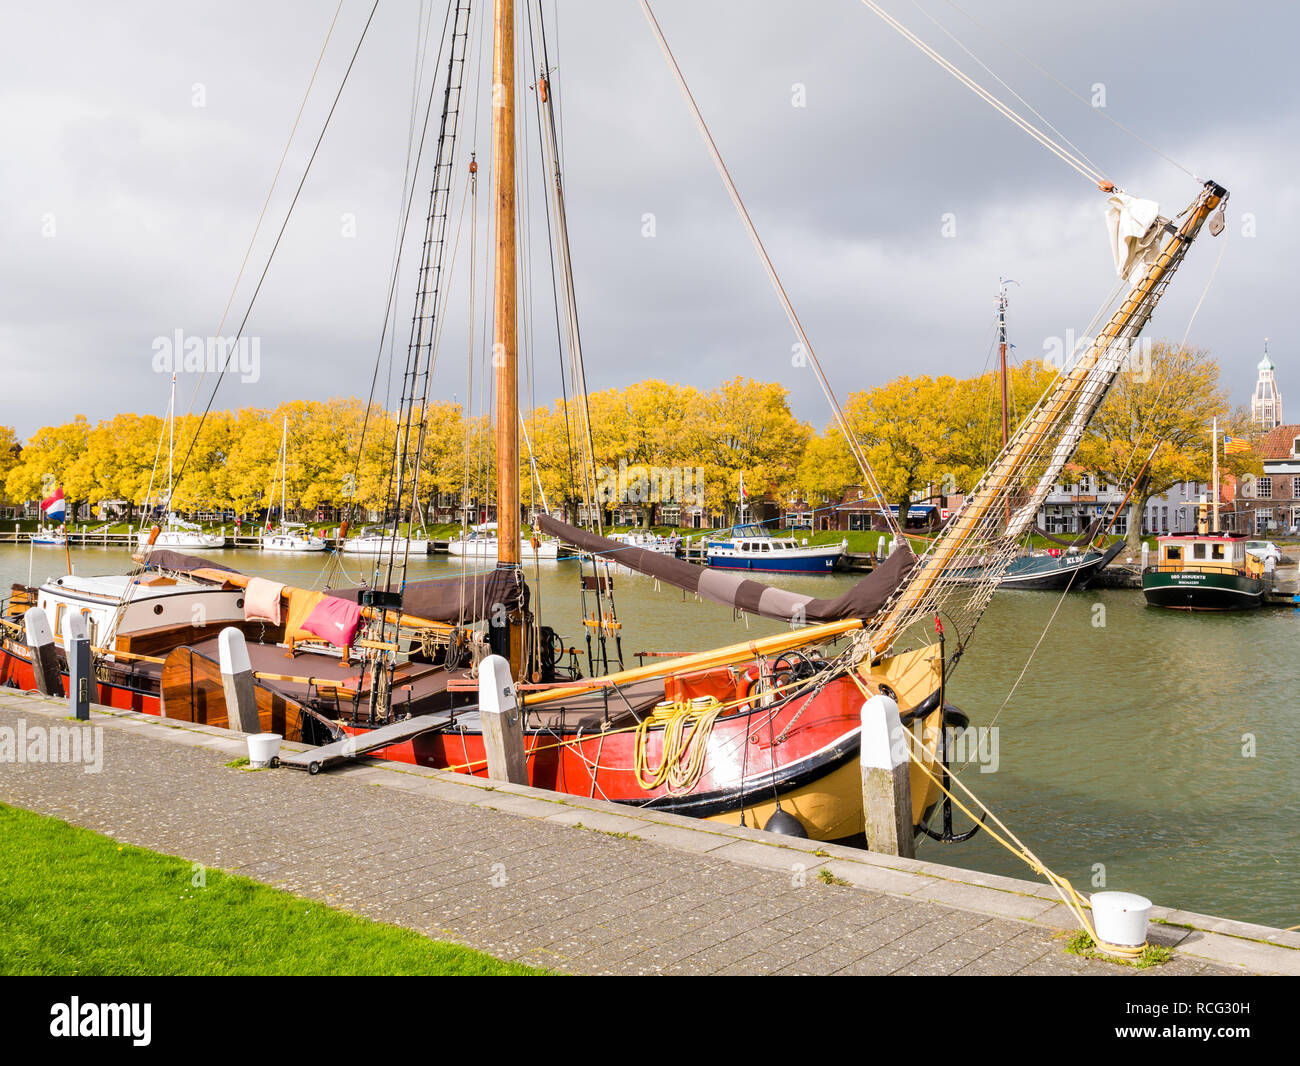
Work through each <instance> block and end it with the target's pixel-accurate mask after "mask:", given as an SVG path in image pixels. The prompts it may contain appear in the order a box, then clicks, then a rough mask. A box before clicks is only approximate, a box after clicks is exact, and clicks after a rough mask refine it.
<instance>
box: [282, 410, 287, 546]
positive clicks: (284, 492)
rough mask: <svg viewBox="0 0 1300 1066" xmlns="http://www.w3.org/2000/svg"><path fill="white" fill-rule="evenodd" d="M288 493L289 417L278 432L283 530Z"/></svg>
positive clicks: (285, 418)
mask: <svg viewBox="0 0 1300 1066" xmlns="http://www.w3.org/2000/svg"><path fill="white" fill-rule="evenodd" d="M288 491H289V416H288V415H285V416H284V425H283V428H282V429H281V431H280V528H281V529H283V528H284V516H285V510H284V503H285V499H284V498H285V496H286V495H287V493H288Z"/></svg>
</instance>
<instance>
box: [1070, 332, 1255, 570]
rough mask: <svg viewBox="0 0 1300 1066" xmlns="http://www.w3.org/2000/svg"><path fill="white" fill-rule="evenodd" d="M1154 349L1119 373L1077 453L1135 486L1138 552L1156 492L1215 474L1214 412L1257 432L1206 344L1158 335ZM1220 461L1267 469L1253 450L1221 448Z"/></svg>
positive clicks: (1132, 511)
mask: <svg viewBox="0 0 1300 1066" xmlns="http://www.w3.org/2000/svg"><path fill="white" fill-rule="evenodd" d="M1149 356H1150V358H1149V359H1148V358H1140V359H1134V360H1132V363H1133V369H1131V370H1126V371H1124V372H1122V373H1121V374H1120V376H1119V377H1118V378H1117V379H1116V381H1115V385H1114V386H1113V387H1112V389H1111V390H1110V393H1109V395H1107V397H1106V399H1105V400H1104V401H1103V402H1102V405H1101V407H1100V408H1099V409H1098V410H1097V414H1096V415H1095V416H1094V417H1093V419H1092V422H1091V423H1090V424H1089V427H1088V430H1087V432H1086V433H1085V435H1084V437H1083V440H1082V441H1081V442H1080V444H1079V450H1078V451H1077V452H1076V453H1075V457H1074V461H1075V462H1076V463H1077V464H1078V465H1079V466H1081V467H1083V468H1084V469H1085V470H1087V471H1088V472H1089V473H1092V474H1095V475H1097V476H1098V477H1099V478H1102V479H1103V480H1105V481H1109V482H1111V483H1112V484H1117V485H1120V486H1122V487H1123V488H1125V489H1127V488H1129V487H1130V486H1131V487H1132V493H1131V495H1130V498H1129V517H1128V545H1129V549H1130V550H1131V551H1134V552H1136V551H1138V550H1139V541H1140V539H1141V536H1142V515H1143V514H1144V513H1145V511H1146V505H1147V501H1148V500H1149V499H1151V497H1152V496H1159V495H1161V494H1162V493H1165V492H1168V491H1169V490H1170V489H1171V488H1173V487H1174V486H1175V485H1177V484H1180V483H1181V482H1184V481H1209V480H1210V475H1211V467H1212V459H1213V457H1212V455H1211V451H1210V436H1211V424H1212V420H1213V419H1214V418H1216V417H1217V418H1218V419H1219V431H1220V433H1224V432H1227V433H1230V434H1231V435H1232V436H1234V437H1238V436H1239V437H1249V436H1250V435H1251V431H1250V425H1249V420H1248V418H1247V416H1246V414H1245V412H1244V411H1236V412H1234V411H1232V410H1231V409H1230V408H1229V406H1228V395H1227V391H1226V390H1225V389H1223V388H1222V387H1221V386H1220V385H1219V366H1218V364H1217V363H1216V362H1215V361H1214V360H1213V358H1212V357H1211V356H1210V353H1209V352H1208V351H1207V350H1206V349H1204V348H1191V347H1179V346H1177V345H1172V344H1170V343H1168V342H1167V341H1156V342H1154V343H1153V344H1152V345H1151V346H1150V348H1149ZM1153 449H1154V454H1152V451H1153ZM1148 456H1150V457H1151V458H1150V462H1149V463H1148V462H1147V459H1148ZM1219 464H1220V470H1221V472H1222V473H1223V474H1233V475H1238V476H1239V475H1242V474H1247V473H1254V474H1258V473H1260V472H1262V467H1261V465H1260V462H1259V459H1258V458H1257V457H1256V456H1255V455H1254V454H1253V452H1251V453H1240V454H1235V455H1230V456H1224V455H1220V457H1219Z"/></svg>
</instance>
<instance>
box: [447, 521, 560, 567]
mask: <svg viewBox="0 0 1300 1066" xmlns="http://www.w3.org/2000/svg"><path fill="white" fill-rule="evenodd" d="M500 543H501V542H500V541H499V540H498V539H497V524H496V523H495V522H485V523H484V524H483V525H481V526H474V527H472V528H471V529H470V531H469V532H468V533H467V534H465V535H464V536H460V537H456V538H455V539H454V540H451V541H448V542H447V551H449V552H450V553H451V554H452V555H464V556H468V557H470V558H471V559H495V558H496V557H497V556H498V554H499V549H500ZM559 557H560V542H559V541H558V540H554V539H552V538H550V537H546V538H540V539H539V541H538V543H537V546H536V547H534V546H533V542H532V540H531V539H530V538H529V537H521V538H520V541H519V558H520V559H558V558H559Z"/></svg>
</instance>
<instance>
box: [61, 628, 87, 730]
mask: <svg viewBox="0 0 1300 1066" xmlns="http://www.w3.org/2000/svg"><path fill="white" fill-rule="evenodd" d="M63 653H64V655H65V656H66V657H67V660H68V710H70V711H71V712H72V717H73V718H75V719H77V721H79V722H89V721H90V634H89V633H88V632H87V630H86V619H85V616H84V615H83V614H82V613H81V612H80V611H69V612H68V613H67V614H66V615H65V616H64V618H63Z"/></svg>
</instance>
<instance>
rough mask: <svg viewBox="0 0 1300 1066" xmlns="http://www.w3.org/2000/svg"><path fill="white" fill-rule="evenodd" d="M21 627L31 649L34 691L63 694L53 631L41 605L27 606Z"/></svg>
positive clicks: (61, 676) (61, 675)
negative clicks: (34, 679)
mask: <svg viewBox="0 0 1300 1066" xmlns="http://www.w3.org/2000/svg"><path fill="white" fill-rule="evenodd" d="M23 628H24V630H25V631H26V633H27V646H28V647H29V648H30V649H31V650H32V673H34V674H35V675H36V691H37V692H39V693H40V694H41V695H42V696H62V695H63V674H62V672H61V671H60V670H59V656H58V653H57V652H56V651H55V650H54V631H53V630H52V629H50V620H49V619H48V618H47V617H46V616H45V611H44V609H43V608H41V607H28V608H27V613H26V614H24V615H23Z"/></svg>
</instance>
